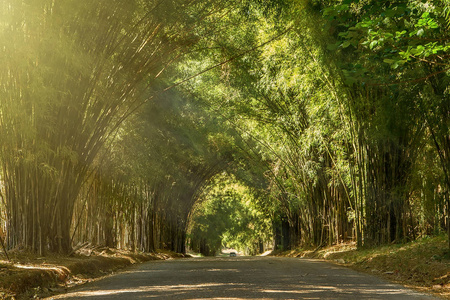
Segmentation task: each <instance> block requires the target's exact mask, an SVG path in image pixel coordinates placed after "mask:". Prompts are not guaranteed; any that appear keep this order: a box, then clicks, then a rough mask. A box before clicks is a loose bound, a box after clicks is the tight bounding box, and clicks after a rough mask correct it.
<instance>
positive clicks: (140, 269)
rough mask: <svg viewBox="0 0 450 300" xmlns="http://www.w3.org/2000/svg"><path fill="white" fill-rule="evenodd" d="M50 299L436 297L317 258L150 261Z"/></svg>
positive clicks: (397, 299)
mask: <svg viewBox="0 0 450 300" xmlns="http://www.w3.org/2000/svg"><path fill="white" fill-rule="evenodd" d="M48 299H84V300H91V299H358V300H359V299H383V300H388V299H393V300H394V299H395V300H399V299H437V298H434V297H432V296H430V295H426V294H421V293H418V292H416V291H413V290H409V289H407V288H404V287H402V286H400V285H397V284H393V283H389V282H387V281H384V280H382V279H379V278H377V277H375V276H371V275H367V274H363V273H359V272H356V271H353V270H350V269H347V268H344V267H340V266H336V265H333V264H329V263H325V262H322V261H318V260H310V259H297V258H278V257H228V258H193V259H178V260H170V261H151V262H148V263H145V264H142V265H138V266H136V267H133V268H131V269H129V270H128V271H126V272H123V273H120V274H117V275H114V276H110V277H107V278H105V279H102V280H99V281H95V282H92V283H89V284H86V285H84V286H81V287H78V288H75V289H72V290H69V292H68V293H66V294H62V295H58V296H53V297H50V298H48Z"/></svg>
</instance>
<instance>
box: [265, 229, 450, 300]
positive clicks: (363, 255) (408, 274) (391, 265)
mask: <svg viewBox="0 0 450 300" xmlns="http://www.w3.org/2000/svg"><path fill="white" fill-rule="evenodd" d="M272 255H274V256H287V257H305V258H318V259H324V260H327V261H331V262H334V263H336V264H339V265H344V266H347V267H350V268H352V269H355V270H358V271H362V272H365V273H369V274H373V275H377V276H380V277H383V278H385V279H388V280H390V281H393V282H396V283H400V284H402V285H404V286H407V287H409V288H413V289H416V290H419V291H422V292H428V293H432V294H434V295H436V296H439V297H441V298H444V299H450V253H449V252H448V240H447V237H446V236H439V237H433V238H423V239H420V240H417V241H414V242H411V243H407V244H395V245H388V246H383V247H377V248H372V249H356V245H355V244H354V243H346V244H340V245H335V246H331V247H325V248H320V249H296V250H292V251H286V252H278V253H272Z"/></svg>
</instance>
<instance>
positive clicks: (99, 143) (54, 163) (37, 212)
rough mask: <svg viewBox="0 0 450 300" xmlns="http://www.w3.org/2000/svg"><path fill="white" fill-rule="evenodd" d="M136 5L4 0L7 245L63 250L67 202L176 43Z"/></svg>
mask: <svg viewBox="0 0 450 300" xmlns="http://www.w3.org/2000/svg"><path fill="white" fill-rule="evenodd" d="M139 3H140V1H109V0H108V1H95V2H83V3H80V2H79V1H64V2H61V1H51V0H48V1H38V2H36V1H3V2H2V4H1V5H2V7H1V10H0V11H1V12H2V13H1V14H2V15H1V16H0V17H1V18H0V19H1V20H2V21H1V23H0V26H1V27H0V52H1V55H0V63H1V65H2V68H1V70H0V155H1V156H0V158H1V161H0V163H1V167H2V175H3V177H2V180H3V182H4V190H5V197H4V198H5V205H6V210H7V218H8V221H7V223H8V224H7V230H8V247H10V248H13V247H24V248H29V249H31V250H33V251H36V252H39V253H41V254H42V253H44V252H45V251H46V250H47V249H48V250H50V251H57V252H68V251H70V249H71V245H70V228H71V220H72V214H73V210H74V204H75V202H76V200H77V197H78V194H79V192H80V189H81V187H82V186H83V184H84V183H85V181H86V179H87V178H88V177H89V176H90V174H91V171H92V166H93V162H94V160H95V158H96V156H97V154H98V153H99V151H100V149H101V148H102V147H103V146H104V145H105V143H106V142H107V141H108V140H110V139H111V137H112V135H113V134H114V132H115V130H116V129H117V126H118V125H119V124H120V123H121V122H122V120H123V119H125V118H126V117H127V116H128V115H129V114H130V113H131V112H132V111H133V110H134V109H135V108H136V107H137V106H138V105H139V104H140V101H141V99H142V97H141V95H142V91H143V90H144V89H145V88H147V84H145V85H143V83H144V79H147V78H151V76H153V77H154V76H155V75H156V74H158V73H159V72H160V71H161V69H162V68H163V66H164V61H165V59H169V54H170V53H171V52H172V51H173V45H172V44H171V43H170V42H169V41H168V40H167V41H166V42H165V43H162V42H161V36H162V32H163V28H164V27H163V26H162V22H163V21H162V19H161V18H160V19H159V20H158V19H157V18H156V17H152V16H153V15H152V13H154V14H155V15H157V14H158V12H157V8H156V7H153V8H150V7H145V5H144V4H142V6H139ZM150 12H151V13H150ZM163 56H164V57H163Z"/></svg>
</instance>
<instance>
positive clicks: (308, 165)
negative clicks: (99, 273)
mask: <svg viewBox="0 0 450 300" xmlns="http://www.w3.org/2000/svg"><path fill="white" fill-rule="evenodd" d="M449 15H450V2H449V1H448V0H393V1H384V0H383V1H375V0H364V1H357V0H340V1H327V0H323V1H322V0H299V1H259V0H242V1H228V0H208V1H200V0H193V1H192V0H190V1H187V0H186V1H185V0H170V1H142V0H132V1H130V0H127V1H124V0H114V1H111V0H99V1H94V2H91V1H87V2H83V3H81V2H80V1H72V0H70V1H54V0H43V1H32V0H23V1H17V0H2V1H0V64H1V65H2V68H1V69H0V166H1V169H0V196H1V197H0V198H1V202H0V221H1V223H0V229H1V230H0V238H1V239H4V240H5V241H6V245H7V248H9V249H12V248H27V249H30V250H32V251H35V252H38V253H40V254H44V253H45V252H47V251H55V252H64V253H70V252H71V250H72V248H73V247H74V246H75V245H76V244H77V243H83V242H86V241H88V242H91V243H93V244H102V245H106V246H110V247H120V248H128V249H133V250H142V251H153V250H155V249H157V248H167V249H170V250H174V251H178V252H185V251H186V248H185V247H186V245H187V244H189V245H190V247H191V248H192V249H193V250H199V251H201V252H204V253H205V254H213V253H215V252H216V251H217V250H219V249H220V247H222V246H234V247H238V248H239V247H241V248H243V249H244V248H245V249H247V250H248V251H249V252H251V253H255V252H257V251H261V250H264V249H263V248H264V246H266V247H267V245H268V244H271V246H272V247H274V248H278V249H290V248H293V247H297V246H301V245H304V246H316V247H317V246H322V245H326V244H335V243H340V242H345V241H355V242H356V243H357V244H358V246H364V245H365V246H372V245H380V244H385V243H392V242H405V241H409V240H413V239H416V238H418V237H420V236H424V235H433V234H440V233H443V232H447V230H448V233H449V234H450V196H449V190H450V177H449V176H450V175H449V173H450V129H449V128H450V127H449V126H450V113H449V112H450V95H449V93H450V90H449V83H450V81H449V79H450V64H449V57H450V56H449V55H450V53H449V52H450V35H449V30H450V18H449ZM449 247H450V242H449Z"/></svg>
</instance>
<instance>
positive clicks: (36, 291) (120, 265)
mask: <svg viewBox="0 0 450 300" xmlns="http://www.w3.org/2000/svg"><path fill="white" fill-rule="evenodd" d="M8 256H9V258H10V261H8V260H7V259H6V257H5V255H4V254H3V253H2V254H0V299H11V300H12V299H17V300H20V299H41V298H44V297H48V296H51V295H54V294H58V293H62V292H64V291H66V290H67V289H68V288H70V287H73V286H77V285H82V284H85V283H87V282H91V281H94V280H97V279H99V278H103V277H105V276H108V275H111V274H113V273H115V272H117V271H119V270H121V269H124V268H126V267H128V266H130V265H133V264H137V263H142V262H146V261H150V260H166V259H172V258H180V257H183V256H182V255H180V254H177V253H172V252H168V251H159V252H158V253H137V252H130V251H123V250H117V249H111V248H105V247H84V248H83V249H80V250H78V251H77V252H76V253H74V254H73V255H72V256H69V257H68V256H62V255H55V254H49V255H48V256H45V257H39V256H36V255H35V254H32V253H29V252H26V251H10V252H8Z"/></svg>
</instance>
